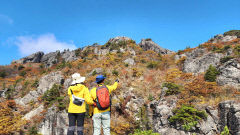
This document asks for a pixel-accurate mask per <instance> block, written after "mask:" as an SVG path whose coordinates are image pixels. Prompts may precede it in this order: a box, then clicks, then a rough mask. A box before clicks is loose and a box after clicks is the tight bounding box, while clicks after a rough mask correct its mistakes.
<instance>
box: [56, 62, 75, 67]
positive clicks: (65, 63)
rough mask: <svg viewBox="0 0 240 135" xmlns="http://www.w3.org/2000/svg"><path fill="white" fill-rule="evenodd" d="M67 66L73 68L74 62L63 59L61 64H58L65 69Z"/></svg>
mask: <svg viewBox="0 0 240 135" xmlns="http://www.w3.org/2000/svg"><path fill="white" fill-rule="evenodd" d="M65 67H69V68H72V64H71V63H69V62H66V61H65V60H62V62H61V63H60V64H58V65H57V67H56V68H57V69H63V68H65Z"/></svg>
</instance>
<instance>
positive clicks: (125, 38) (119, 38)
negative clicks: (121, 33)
mask: <svg viewBox="0 0 240 135" xmlns="http://www.w3.org/2000/svg"><path fill="white" fill-rule="evenodd" d="M130 40H132V39H131V38H129V37H115V38H111V39H110V40H109V41H108V42H109V43H115V44H118V43H119V42H122V41H130Z"/></svg>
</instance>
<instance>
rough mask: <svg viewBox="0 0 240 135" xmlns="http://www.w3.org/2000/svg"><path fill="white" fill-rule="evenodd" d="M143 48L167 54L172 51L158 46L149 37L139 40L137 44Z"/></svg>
mask: <svg viewBox="0 0 240 135" xmlns="http://www.w3.org/2000/svg"><path fill="white" fill-rule="evenodd" d="M138 45H139V46H140V47H141V48H143V50H145V51H147V50H152V51H155V52H157V53H160V54H169V53H172V51H170V50H168V49H164V48H162V47H160V46H159V45H158V44H156V43H155V42H153V41H152V40H151V39H142V40H141V42H140V43H139V44H138Z"/></svg>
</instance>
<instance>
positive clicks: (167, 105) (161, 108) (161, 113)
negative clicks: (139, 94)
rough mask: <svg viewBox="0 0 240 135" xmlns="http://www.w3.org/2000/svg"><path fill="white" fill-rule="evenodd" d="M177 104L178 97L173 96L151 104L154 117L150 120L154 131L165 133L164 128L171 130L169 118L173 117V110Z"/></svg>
mask: <svg viewBox="0 0 240 135" xmlns="http://www.w3.org/2000/svg"><path fill="white" fill-rule="evenodd" d="M176 102H177V97H175V96H171V97H166V98H161V100H159V101H152V102H151V103H150V109H151V110H152V117H150V119H151V121H152V125H153V129H154V131H157V132H159V133H160V132H161V133H163V132H162V129H163V128H170V123H169V122H168V118H169V117H171V116H172V115H173V113H172V110H173V109H174V108H175V107H176Z"/></svg>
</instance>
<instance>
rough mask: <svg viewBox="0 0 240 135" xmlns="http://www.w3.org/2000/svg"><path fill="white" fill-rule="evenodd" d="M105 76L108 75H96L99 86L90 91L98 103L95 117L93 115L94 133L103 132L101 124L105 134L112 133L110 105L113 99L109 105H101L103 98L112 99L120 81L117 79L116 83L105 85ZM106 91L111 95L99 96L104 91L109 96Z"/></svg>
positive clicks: (95, 108) (94, 134)
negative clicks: (111, 96) (111, 95)
mask: <svg viewBox="0 0 240 135" xmlns="http://www.w3.org/2000/svg"><path fill="white" fill-rule="evenodd" d="M105 78H106V77H104V76H103V75H98V76H97V77H96V83H97V85H98V86H97V87H95V88H93V89H91V91H90V95H91V98H92V99H93V100H94V101H95V103H96V104H95V105H94V108H93V117H92V119H93V129H94V133H93V135H100V134H101V126H102V127H103V133H104V135H110V105H111V101H109V102H110V103H109V102H108V103H107V106H105V108H102V107H103V106H104V105H100V104H101V103H100V102H102V101H101V100H104V99H108V98H109V99H110V94H111V92H112V91H114V90H115V89H117V86H118V83H119V81H118V80H116V81H115V83H114V84H113V85H111V86H108V85H107V86H104V80H105ZM99 92H100V93H99ZM105 92H106V93H107V94H108V96H109V97H104V99H101V97H99V96H101V94H102V93H104V94H103V96H107V94H106V93H105ZM97 93H98V94H97ZM102 104H104V102H102ZM108 105H109V106H108ZM90 114H91V113H90Z"/></svg>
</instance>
